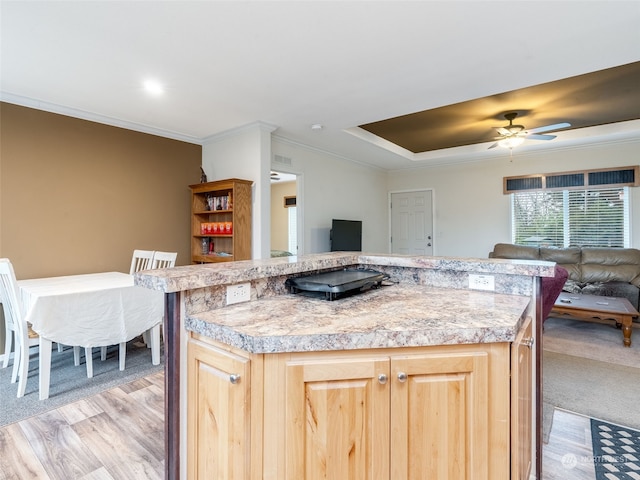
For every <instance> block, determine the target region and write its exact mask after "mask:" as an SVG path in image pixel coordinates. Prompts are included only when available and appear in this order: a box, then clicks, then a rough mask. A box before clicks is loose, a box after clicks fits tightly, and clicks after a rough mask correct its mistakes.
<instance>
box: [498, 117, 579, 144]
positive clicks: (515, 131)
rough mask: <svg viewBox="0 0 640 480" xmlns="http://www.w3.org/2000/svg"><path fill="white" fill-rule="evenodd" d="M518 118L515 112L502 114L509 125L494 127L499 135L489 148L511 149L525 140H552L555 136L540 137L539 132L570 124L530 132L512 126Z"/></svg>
mask: <svg viewBox="0 0 640 480" xmlns="http://www.w3.org/2000/svg"><path fill="white" fill-rule="evenodd" d="M517 116H518V113H517V112H509V113H505V114H504V118H506V119H507V120H509V125H507V126H506V127H496V130H497V132H498V133H499V134H500V136H499V137H496V140H498V141H497V142H496V143H494V144H492V145H491V146H490V147H489V148H495V147H497V146H500V147H504V148H508V149H513V148H514V147H517V146H518V145H521V144H522V142H524V141H525V139H531V140H553V139H554V138H556V135H540V133H541V132H549V131H551V130H559V129H561V128H567V127H570V126H571V124H570V123H566V122H563V123H555V124H553V125H545V126H543V127H537V128H533V129H531V130H525V128H524V125H514V124H513V121H514V120H515V118H516V117H517Z"/></svg>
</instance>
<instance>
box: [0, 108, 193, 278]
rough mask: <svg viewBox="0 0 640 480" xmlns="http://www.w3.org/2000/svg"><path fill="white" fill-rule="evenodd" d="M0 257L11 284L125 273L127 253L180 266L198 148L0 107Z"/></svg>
mask: <svg viewBox="0 0 640 480" xmlns="http://www.w3.org/2000/svg"><path fill="white" fill-rule="evenodd" d="M0 120H1V122H0V140H1V145H0V257H7V258H9V259H11V261H12V263H13V265H14V268H15V271H16V276H17V277H18V279H23V278H34V277H44V276H55V275H66V274H76V273H90V272H98V271H113V270H115V271H123V272H128V271H129V264H130V262H131V254H132V251H133V250H134V249H136V248H140V249H149V250H165V251H177V252H178V259H177V264H178V265H180V264H187V263H189V231H190V226H189V225H190V197H189V188H188V185H190V184H193V183H198V182H199V181H200V165H201V162H202V148H201V147H200V146H199V145H193V144H189V143H185V142H180V141H176V140H170V139H166V138H162V137H157V136H153V135H148V134H144V133H138V132H133V131H130V130H126V129H122V128H117V127H111V126H106V125H102V124H98V123H94V122H88V121H84V120H78V119H75V118H71V117H66V116H63V115H57V114H52V113H48V112H43V111H40V110H35V109H30V108H25V107H20V106H16V105H12V104H8V103H0Z"/></svg>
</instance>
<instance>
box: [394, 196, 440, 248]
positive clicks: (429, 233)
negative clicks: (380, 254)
mask: <svg viewBox="0 0 640 480" xmlns="http://www.w3.org/2000/svg"><path fill="white" fill-rule="evenodd" d="M431 195H432V191H431V190H424V191H419V192H403V193H392V194H391V253H399V254H404V255H433V200H432V198H431Z"/></svg>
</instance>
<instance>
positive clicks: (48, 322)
mask: <svg viewBox="0 0 640 480" xmlns="http://www.w3.org/2000/svg"><path fill="white" fill-rule="evenodd" d="M18 286H19V287H20V292H21V296H22V301H23V302H24V305H25V311H26V312H28V315H27V321H28V322H30V323H31V325H32V326H33V329H34V330H35V331H36V332H38V334H40V335H41V336H42V337H45V338H47V339H49V340H51V341H54V342H58V343H61V344H63V345H73V346H80V347H85V348H86V347H100V346H106V345H115V344H118V343H120V342H127V341H129V340H131V339H132V338H134V337H136V336H137V335H140V334H141V333H142V332H144V331H146V330H148V329H150V328H151V327H153V326H154V325H158V324H159V323H161V322H162V316H163V314H164V295H163V293H162V292H159V291H156V290H150V289H147V288H144V287H138V286H135V285H134V284H133V276H131V275H129V274H126V273H120V272H106V273H92V274H86V275H71V276H65V277H50V278H38V279H33V280H20V281H18ZM29 307H30V308H29Z"/></svg>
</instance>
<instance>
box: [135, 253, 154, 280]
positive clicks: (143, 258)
mask: <svg viewBox="0 0 640 480" xmlns="http://www.w3.org/2000/svg"><path fill="white" fill-rule="evenodd" d="M154 253H155V252H154V251H153V250H134V251H133V257H132V258H131V268H130V269H129V273H130V274H131V275H133V274H134V273H136V272H140V271H142V270H149V269H150V268H151V263H152V262H153V254H154Z"/></svg>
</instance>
